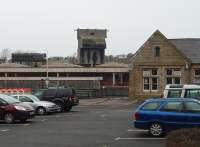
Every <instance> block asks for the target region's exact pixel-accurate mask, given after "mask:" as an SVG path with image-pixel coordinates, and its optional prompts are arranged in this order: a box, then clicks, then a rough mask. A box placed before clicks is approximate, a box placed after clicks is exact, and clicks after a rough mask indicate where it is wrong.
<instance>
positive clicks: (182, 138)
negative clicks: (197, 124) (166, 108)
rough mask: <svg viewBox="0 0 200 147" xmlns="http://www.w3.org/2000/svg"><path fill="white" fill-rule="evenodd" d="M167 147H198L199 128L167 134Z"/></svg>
mask: <svg viewBox="0 0 200 147" xmlns="http://www.w3.org/2000/svg"><path fill="white" fill-rule="evenodd" d="M167 147H200V128H187V129H180V130H175V131H172V132H170V133H168V135H167Z"/></svg>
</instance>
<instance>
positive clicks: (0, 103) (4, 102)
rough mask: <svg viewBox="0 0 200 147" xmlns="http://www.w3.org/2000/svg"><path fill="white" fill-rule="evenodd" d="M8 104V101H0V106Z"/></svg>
mask: <svg viewBox="0 0 200 147" xmlns="http://www.w3.org/2000/svg"><path fill="white" fill-rule="evenodd" d="M6 104H8V103H7V102H6V101H4V100H2V99H0V106H3V105H6Z"/></svg>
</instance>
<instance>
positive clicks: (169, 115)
mask: <svg viewBox="0 0 200 147" xmlns="http://www.w3.org/2000/svg"><path fill="white" fill-rule="evenodd" d="M160 111H161V112H162V118H161V120H162V121H163V124H164V127H165V129H166V130H173V129H177V128H182V127H185V120H186V118H187V117H186V116H185V114H184V113H183V102H182V101H168V102H165V103H164V105H163V106H162V107H161V108H160Z"/></svg>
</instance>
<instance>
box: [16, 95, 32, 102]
mask: <svg viewBox="0 0 200 147" xmlns="http://www.w3.org/2000/svg"><path fill="white" fill-rule="evenodd" d="M19 100H20V101H21V102H33V101H32V100H31V99H30V98H28V97H26V96H19Z"/></svg>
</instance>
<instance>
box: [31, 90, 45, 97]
mask: <svg viewBox="0 0 200 147" xmlns="http://www.w3.org/2000/svg"><path fill="white" fill-rule="evenodd" d="M43 93H44V90H38V91H36V92H34V93H33V95H35V96H36V97H37V98H39V99H40V98H41V97H42V95H43Z"/></svg>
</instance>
